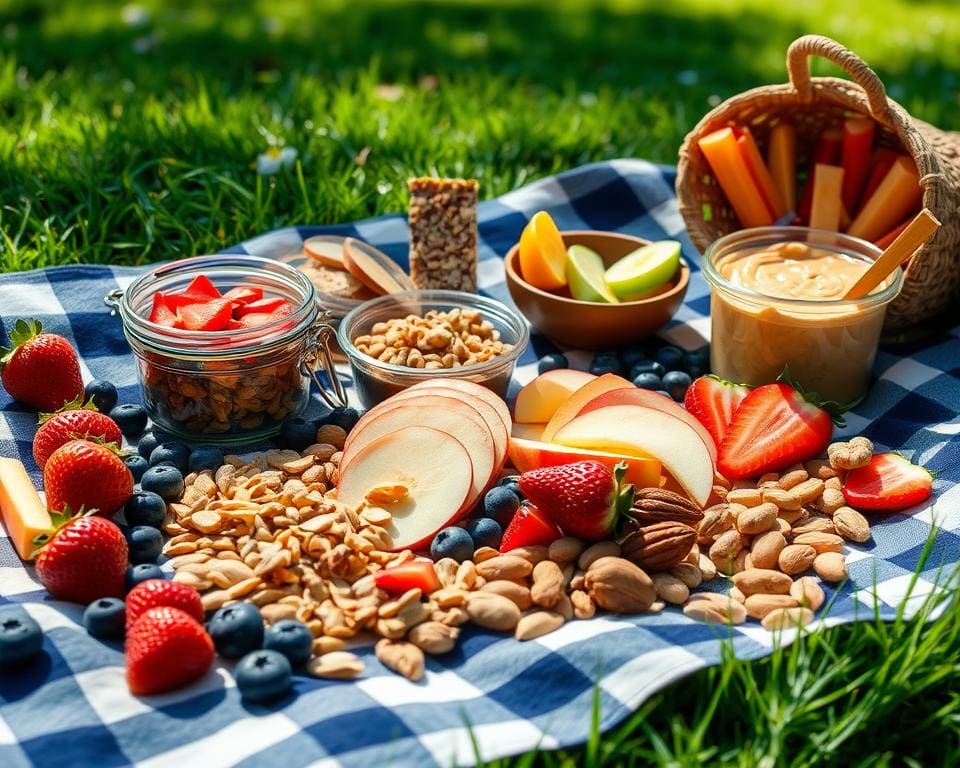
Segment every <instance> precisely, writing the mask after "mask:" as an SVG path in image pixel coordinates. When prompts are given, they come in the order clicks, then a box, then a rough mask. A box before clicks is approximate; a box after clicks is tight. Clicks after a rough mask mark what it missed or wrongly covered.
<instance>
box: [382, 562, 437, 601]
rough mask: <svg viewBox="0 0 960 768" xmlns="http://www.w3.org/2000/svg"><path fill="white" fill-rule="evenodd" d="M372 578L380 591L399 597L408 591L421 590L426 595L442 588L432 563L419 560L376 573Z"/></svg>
mask: <svg viewBox="0 0 960 768" xmlns="http://www.w3.org/2000/svg"><path fill="white" fill-rule="evenodd" d="M373 578H374V581H375V582H376V584H377V586H378V587H379V588H380V589H382V590H384V591H385V592H388V593H389V594H391V595H400V594H403V593H404V592H406V591H407V590H410V589H420V590H423V593H424V594H425V595H426V594H429V593H430V592H435V591H436V590H438V589H440V587H441V586H442V585H441V584H440V579H438V578H437V572H436V571H435V570H434V569H433V563H427V562H423V561H420V560H414V561H412V562H409V563H403V564H402V565H395V566H393V567H391V568H386V569H385V570H382V571H378V572H377V574H376V576H374V577H373Z"/></svg>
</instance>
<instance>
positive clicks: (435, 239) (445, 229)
mask: <svg viewBox="0 0 960 768" xmlns="http://www.w3.org/2000/svg"><path fill="white" fill-rule="evenodd" d="M407 187H408V188H409V190H410V277H411V278H412V279H413V282H414V285H416V286H417V288H449V289H453V290H459V291H471V292H475V291H476V290H477V182H476V181H474V180H472V179H470V180H465V179H429V178H422V179H410V180H409V181H408V182H407Z"/></svg>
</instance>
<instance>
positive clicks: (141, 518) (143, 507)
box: [123, 491, 167, 528]
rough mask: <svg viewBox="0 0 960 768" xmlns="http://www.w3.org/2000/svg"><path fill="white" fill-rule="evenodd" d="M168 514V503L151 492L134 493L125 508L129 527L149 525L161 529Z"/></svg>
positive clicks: (124, 512) (124, 513) (124, 514)
mask: <svg viewBox="0 0 960 768" xmlns="http://www.w3.org/2000/svg"><path fill="white" fill-rule="evenodd" d="M166 514H167V503H166V502H165V501H164V500H163V499H162V498H160V496H158V495H157V494H155V493H153V492H151V491H134V493H133V496H131V497H130V499H129V501H127V503H126V505H125V506H124V508H123V516H124V517H125V518H126V519H127V525H149V526H150V527H151V528H159V527H160V526H161V525H163V518H164V516H165V515H166Z"/></svg>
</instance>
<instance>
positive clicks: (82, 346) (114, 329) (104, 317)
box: [70, 304, 133, 374]
mask: <svg viewBox="0 0 960 768" xmlns="http://www.w3.org/2000/svg"><path fill="white" fill-rule="evenodd" d="M87 308H88V309H90V306H89V304H88V306H87ZM93 309H94V311H93V312H90V311H85V312H76V313H74V314H72V315H70V327H71V328H72V329H73V342H74V345H75V346H76V348H77V351H78V352H79V353H80V355H81V356H82V357H84V358H86V359H96V358H98V357H106V358H122V359H124V361H125V362H126V363H127V365H129V366H130V373H131V374H132V373H133V357H132V354H131V352H130V345H129V344H128V343H127V340H126V339H125V338H124V337H123V326H122V323H121V322H120V318H119V317H112V316H111V315H110V310H109V309H107V308H106V307H104V308H103V311H100V310H97V309H96V307H95V306H94V307H93Z"/></svg>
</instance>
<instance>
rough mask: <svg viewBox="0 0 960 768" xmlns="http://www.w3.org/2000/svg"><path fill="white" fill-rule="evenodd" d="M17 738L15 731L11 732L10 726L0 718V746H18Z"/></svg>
mask: <svg viewBox="0 0 960 768" xmlns="http://www.w3.org/2000/svg"><path fill="white" fill-rule="evenodd" d="M16 743H17V737H16V736H15V735H14V733H13V731H11V730H10V726H9V725H7V722H6V720H4V719H3V718H2V717H0V744H3V745H7V744H16Z"/></svg>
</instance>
